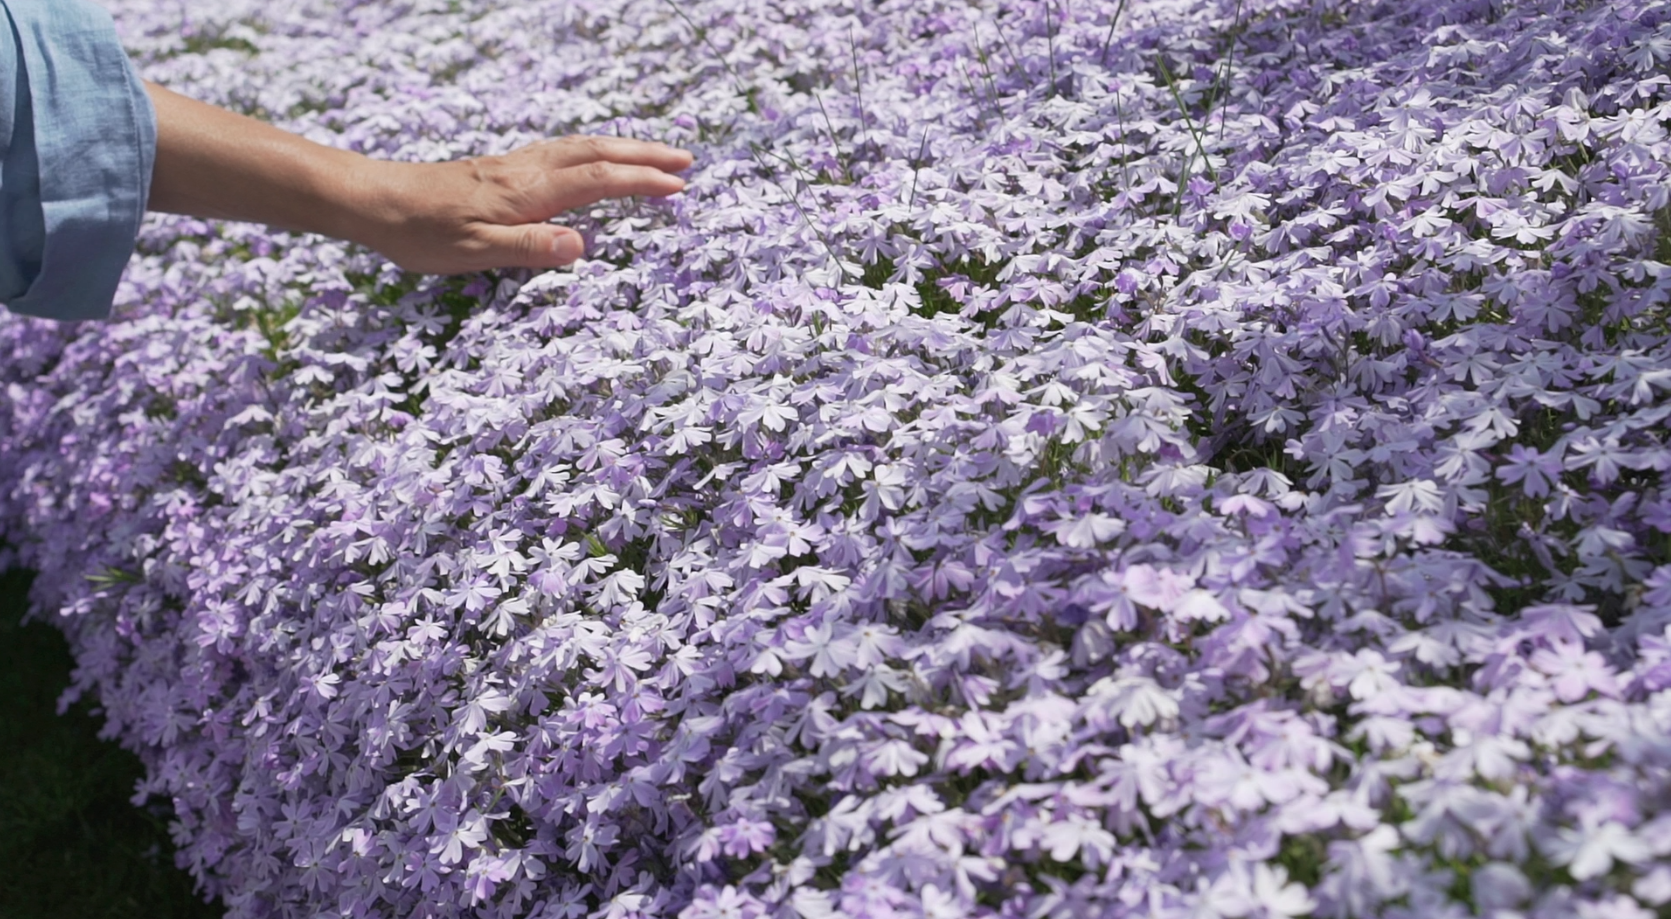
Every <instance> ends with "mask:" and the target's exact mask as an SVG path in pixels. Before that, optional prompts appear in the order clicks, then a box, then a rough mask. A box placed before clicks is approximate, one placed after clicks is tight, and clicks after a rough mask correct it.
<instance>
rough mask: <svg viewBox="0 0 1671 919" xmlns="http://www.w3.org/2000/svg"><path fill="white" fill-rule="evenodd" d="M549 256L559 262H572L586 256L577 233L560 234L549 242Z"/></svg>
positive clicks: (584, 248) (583, 244) (584, 246)
mask: <svg viewBox="0 0 1671 919" xmlns="http://www.w3.org/2000/svg"><path fill="white" fill-rule="evenodd" d="M551 254H552V255H554V256H556V257H557V260H558V261H560V262H572V261H574V260H575V259H577V258H580V257H581V256H582V255H584V254H586V245H585V243H583V242H581V240H580V235H579V234H578V233H560V234H558V236H557V238H556V239H553V240H552V241H551Z"/></svg>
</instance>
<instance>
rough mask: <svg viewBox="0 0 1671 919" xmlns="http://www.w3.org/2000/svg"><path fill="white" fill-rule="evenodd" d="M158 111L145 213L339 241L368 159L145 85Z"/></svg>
mask: <svg viewBox="0 0 1671 919" xmlns="http://www.w3.org/2000/svg"><path fill="white" fill-rule="evenodd" d="M146 90H147V91H148V92H149V93H150V96H151V102H152V104H153V105H155V106H156V110H157V159H156V166H155V168H154V170H153V171H152V175H151V198H150V205H149V206H150V209H151V210H157V211H167V212H169V213H174V214H187V215H190V216H193V217H209V218H221V219H227V220H248V221H253V222H256V223H265V224H270V225H272V226H276V227H281V228H284V229H288V230H300V231H305V232H313V233H323V234H326V235H328V236H335V237H338V238H343V239H357V238H358V237H359V236H361V235H362V234H361V232H360V227H358V226H357V222H358V218H357V214H358V213H359V212H360V211H361V210H362V209H363V207H364V205H363V204H362V203H361V201H360V199H361V198H362V197H364V196H365V195H366V194H367V189H365V188H363V187H361V186H362V185H363V183H364V179H365V175H366V169H367V166H368V165H369V164H370V162H371V161H370V160H368V159H367V158H366V157H364V156H361V155H360V154H357V153H352V152H349V151H347V150H338V149H335V148H332V147H326V146H324V145H322V144H316V143H314V142H312V141H310V140H307V139H305V138H302V137H299V136H297V135H295V134H291V133H289V132H286V131H282V130H279V129H278V128H275V127H273V126H272V125H269V124H267V123H265V122H262V121H257V120H256V119H254V118H247V117H245V116H243V115H238V114H235V113H233V112H229V111H226V110H225V109H220V108H216V107H214V106H212V105H206V104H204V103H202V102H198V101H196V100H194V99H189V98H187V97H185V96H182V95H180V94H178V93H174V92H170V91H169V90H167V89H164V88H162V87H161V86H158V85H156V84H155V83H147V84H146Z"/></svg>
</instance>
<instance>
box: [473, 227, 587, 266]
mask: <svg viewBox="0 0 1671 919" xmlns="http://www.w3.org/2000/svg"><path fill="white" fill-rule="evenodd" d="M476 236H477V239H478V241H479V243H480V248H479V249H477V251H475V252H474V253H473V254H472V262H473V263H474V264H471V265H470V266H469V267H468V268H467V269H466V270H471V271H480V270H484V269H489V268H561V267H562V266H564V265H567V264H569V263H570V262H572V261H574V260H575V259H577V258H580V257H581V256H582V255H585V254H586V243H585V241H584V240H582V239H581V238H580V234H579V233H576V232H575V231H573V230H571V229H568V228H567V227H558V226H552V225H551V224H549V223H533V224H524V225H522V226H512V227H505V226H495V225H492V224H482V225H480V226H478V228H477V231H476Z"/></svg>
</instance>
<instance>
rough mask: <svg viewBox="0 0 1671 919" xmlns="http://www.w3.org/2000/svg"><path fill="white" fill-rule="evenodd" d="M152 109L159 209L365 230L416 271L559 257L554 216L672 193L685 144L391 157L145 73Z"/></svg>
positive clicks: (611, 142)
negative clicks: (264, 118) (188, 93)
mask: <svg viewBox="0 0 1671 919" xmlns="http://www.w3.org/2000/svg"><path fill="white" fill-rule="evenodd" d="M146 88H147V89H148V90H149V92H150V94H151V101H152V103H153V104H154V105H155V106H156V111H157V159H156V167H155V169H154V170H153V172H152V182H151V198H150V202H149V203H150V207H151V209H152V210H158V211H166V212H169V213H174V214H190V215H192V216H194V217H210V218H220V219H227V220H254V221H258V222H261V223H265V224H269V225H271V226H275V227H283V228H285V229H290V230H301V231H304V232H310V233H324V234H325V235H327V236H335V237H337V238H339V239H347V240H351V241H353V242H357V243H362V244H364V245H367V246H370V247H371V248H373V249H376V250H377V251H378V252H381V253H383V254H384V255H385V256H388V257H389V259H391V260H392V261H394V263H395V264H397V265H399V266H400V267H402V268H405V269H407V270H408V271H418V272H424V273H430V274H457V273H460V272H466V271H482V270H485V269H489V268H512V267H522V268H555V267H558V266H561V265H566V264H568V263H569V262H572V261H574V260H575V259H577V258H579V257H580V256H581V255H582V254H583V249H584V243H583V242H582V240H581V238H580V234H579V233H576V232H575V231H573V230H570V229H565V228H563V227H557V226H552V225H551V224H549V223H546V221H547V220H550V219H551V218H552V217H555V216H557V215H558V214H560V213H562V212H563V211H566V210H570V209H572V208H577V207H585V206H586V205H589V204H595V203H597V202H599V201H602V200H604V199H605V198H619V197H625V196H628V195H671V194H673V193H674V192H677V191H678V190H679V189H681V188H684V187H685V180H684V179H681V178H679V177H678V176H677V175H674V173H676V172H678V171H679V170H681V169H685V168H687V167H689V166H690V164H691V155H690V154H689V153H687V152H686V151H684V150H679V149H675V148H673V147H669V146H666V145H663V144H656V143H647V142H644V141H638V140H626V139H624V138H618V137H568V138H564V139H561V140H552V141H542V142H540V143H535V144H530V145H529V146H526V147H523V148H521V149H519V150H515V151H513V152H511V153H507V154H505V155H504V156H483V157H476V158H474V159H465V160H457V161H454V162H450V163H395V162H388V161H384V160H372V159H368V158H367V157H365V156H362V155H360V154H358V153H352V152H350V151H347V150H339V149H336V148H333V147H325V146H321V145H320V144H316V143H314V142H312V141H310V140H307V139H305V138H303V137H300V136H298V135H296V134H291V133H289V132H287V131H281V130H279V129H278V128H275V127H273V126H272V125H269V124H266V123H264V122H260V121H256V120H255V119H252V118H247V117H245V116H243V115H238V114H235V113H233V112H229V111H226V110H225V109H220V108H216V107H214V106H212V105H205V104H203V103H202V102H198V101H196V100H193V99H188V98H186V97H185V96H182V95H180V94H178V93H175V92H171V91H169V90H167V89H164V88H163V87H161V86H158V85H156V84H154V83H150V84H146Z"/></svg>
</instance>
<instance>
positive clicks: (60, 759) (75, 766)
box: [0, 571, 221, 919]
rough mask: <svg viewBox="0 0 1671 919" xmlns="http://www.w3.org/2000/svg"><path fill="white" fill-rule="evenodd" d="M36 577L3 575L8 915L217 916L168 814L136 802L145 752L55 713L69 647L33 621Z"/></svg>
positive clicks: (1, 911)
mask: <svg viewBox="0 0 1671 919" xmlns="http://www.w3.org/2000/svg"><path fill="white" fill-rule="evenodd" d="M30 579H31V576H30V575H28V574H26V573H23V572H17V571H12V572H7V573H4V574H0V919H49V917H50V919H129V917H132V919H141V917H143V919H210V917H217V916H220V915H221V911H220V910H219V909H216V908H214V907H211V906H209V905H207V904H205V903H204V902H202V901H201V900H200V899H199V898H198V897H197V895H196V894H194V893H193V892H192V882H191V878H190V877H189V876H188V875H187V874H186V873H185V872H183V871H181V870H179V869H177V868H175V867H174V862H173V855H172V849H171V848H170V846H169V841H168V831H167V823H168V821H167V816H166V813H164V814H161V815H159V814H158V813H154V812H152V811H151V810H147V809H142V808H137V807H135V806H133V804H132V803H130V801H129V798H130V797H131V796H132V795H133V790H134V783H135V781H137V780H138V779H139V776H140V765H139V761H138V760H137V759H135V758H134V757H133V755H132V754H130V753H128V752H127V751H125V750H123V749H121V748H120V747H118V746H116V745H115V744H114V743H110V742H108V741H102V740H99V739H98V736H97V732H98V725H99V720H98V719H97V718H95V717H93V716H92V715H91V714H90V713H89V711H88V706H87V705H86V704H82V705H77V706H76V707H75V708H73V709H71V710H70V712H68V713H67V714H65V715H63V716H60V715H58V714H57V713H56V700H57V698H58V694H59V693H60V692H62V691H63V689H64V687H65V686H68V685H69V681H70V666H71V663H70V652H69V648H68V647H67V646H66V644H65V642H64V638H63V636H62V635H60V634H59V633H58V632H57V631H56V630H54V629H53V628H52V627H51V626H49V625H45V624H42V623H30V624H27V625H26V624H24V623H23V621H22V620H23V612H24V609H25V602H24V600H25V596H26V595H27V593H28V588H29V582H30Z"/></svg>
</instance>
